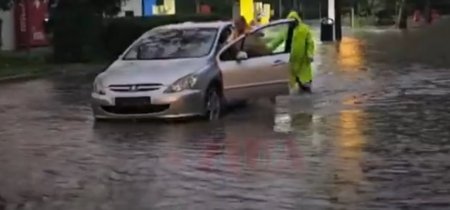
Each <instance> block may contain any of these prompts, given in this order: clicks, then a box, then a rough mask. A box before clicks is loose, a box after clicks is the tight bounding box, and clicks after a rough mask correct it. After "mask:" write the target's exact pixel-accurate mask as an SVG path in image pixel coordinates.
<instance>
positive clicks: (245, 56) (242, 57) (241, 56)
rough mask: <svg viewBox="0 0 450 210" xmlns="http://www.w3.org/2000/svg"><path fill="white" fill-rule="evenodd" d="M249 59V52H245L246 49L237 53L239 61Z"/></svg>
mask: <svg viewBox="0 0 450 210" xmlns="http://www.w3.org/2000/svg"><path fill="white" fill-rule="evenodd" d="M247 59H248V54H247V53H246V52H244V51H240V52H238V54H237V55H236V60H237V61H243V60H247Z"/></svg>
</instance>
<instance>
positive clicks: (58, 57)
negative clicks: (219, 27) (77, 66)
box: [51, 7, 224, 62]
mask: <svg viewBox="0 0 450 210" xmlns="http://www.w3.org/2000/svg"><path fill="white" fill-rule="evenodd" d="M52 19H53V20H52V30H51V31H52V33H53V48H54V56H53V58H54V60H55V61H56V62H89V61H98V60H105V59H108V60H109V59H115V58H116V57H117V56H118V55H120V54H121V53H122V52H123V51H124V50H125V49H126V48H127V47H128V46H129V45H130V44H131V43H132V42H133V41H134V40H135V39H137V38H138V37H139V36H141V35H142V34H143V33H144V32H146V31H148V30H150V29H152V28H154V27H157V26H161V25H166V24H172V23H180V22H185V21H193V22H202V21H213V20H220V19H224V18H221V17H219V16H214V15H207V16H206V15H172V16H153V17H123V18H111V19H102V17H100V16H98V15H95V13H94V12H93V11H92V10H89V9H87V8H81V7H80V8H78V9H77V8H71V9H65V10H60V11H58V12H56V13H55V14H54V16H53V18H52Z"/></svg>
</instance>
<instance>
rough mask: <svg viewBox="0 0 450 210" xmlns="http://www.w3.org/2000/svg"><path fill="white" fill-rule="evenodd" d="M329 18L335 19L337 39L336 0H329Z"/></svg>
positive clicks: (334, 36) (334, 35)
mask: <svg viewBox="0 0 450 210" xmlns="http://www.w3.org/2000/svg"><path fill="white" fill-rule="evenodd" d="M328 18H330V19H332V20H333V21H334V30H333V32H334V34H333V41H334V40H335V39H336V5H335V0H328Z"/></svg>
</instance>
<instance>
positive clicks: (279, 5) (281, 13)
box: [278, 0, 283, 19]
mask: <svg viewBox="0 0 450 210" xmlns="http://www.w3.org/2000/svg"><path fill="white" fill-rule="evenodd" d="M281 1H282V0H278V18H280V19H282V18H283V3H282V2H281Z"/></svg>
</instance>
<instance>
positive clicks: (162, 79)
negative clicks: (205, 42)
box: [99, 58, 208, 86]
mask: <svg viewBox="0 0 450 210" xmlns="http://www.w3.org/2000/svg"><path fill="white" fill-rule="evenodd" d="M207 65H208V59H205V58H201V59H199V58H195V59H171V60H151V61H143V60H133V61H126V60H118V61H116V62H114V63H113V64H112V65H111V66H110V67H109V68H108V69H107V70H106V71H105V72H103V73H102V74H101V75H100V76H99V77H100V78H101V80H102V83H103V84H104V85H106V86H108V85H117V84H145V83H159V84H163V85H170V84H173V83H174V82H175V81H176V80H178V79H180V78H182V77H184V76H186V75H188V74H191V73H195V72H197V71H200V70H202V69H204V68H206V67H207Z"/></svg>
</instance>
